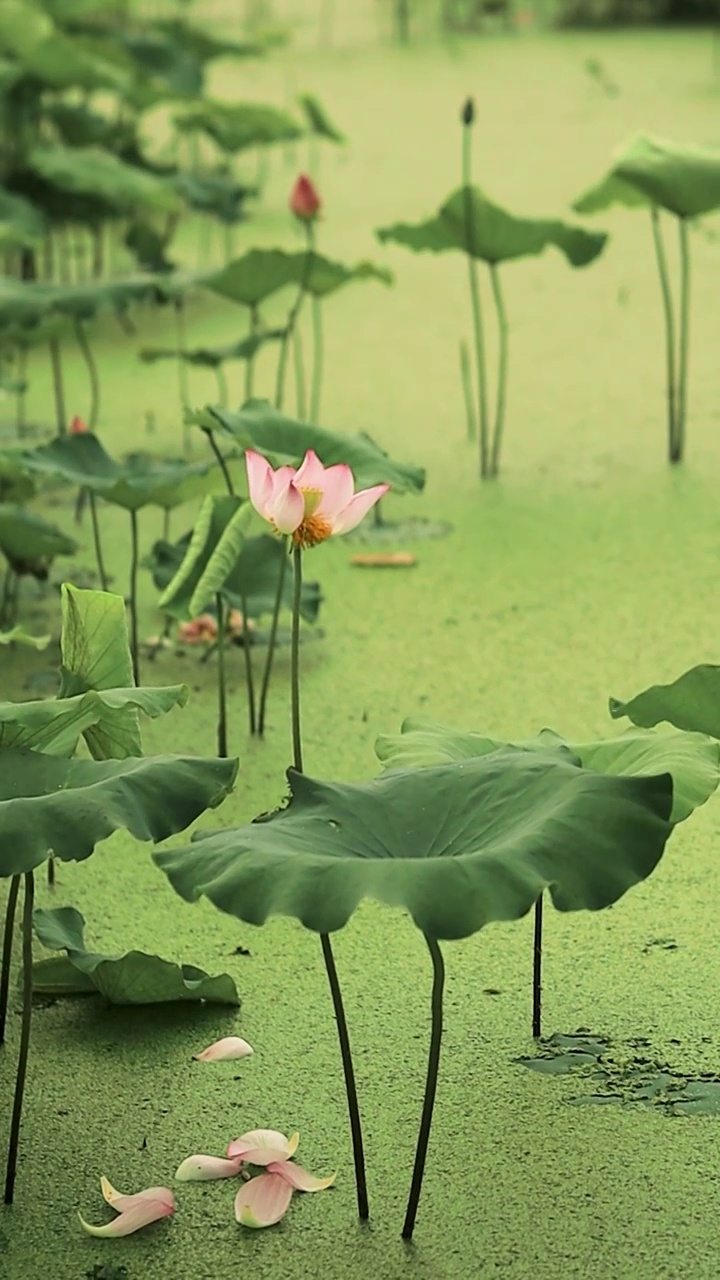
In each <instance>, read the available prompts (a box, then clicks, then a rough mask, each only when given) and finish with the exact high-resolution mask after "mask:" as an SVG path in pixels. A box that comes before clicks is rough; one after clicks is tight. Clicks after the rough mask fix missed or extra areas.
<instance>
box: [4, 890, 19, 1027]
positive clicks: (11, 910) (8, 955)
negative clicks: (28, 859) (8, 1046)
mask: <svg viewBox="0 0 720 1280" xmlns="http://www.w3.org/2000/svg"><path fill="white" fill-rule="evenodd" d="M21 878H22V877H21V876H12V878H11V880H10V888H9V890H8V900H7V904H6V906H5V929H4V931H3V948H2V969H1V970H0V1044H4V1043H5V1024H6V1022H7V1010H8V997H9V995H10V961H11V960H12V948H13V929H14V928H15V911H16V908H17V900H18V894H19V893H20V880H21Z"/></svg>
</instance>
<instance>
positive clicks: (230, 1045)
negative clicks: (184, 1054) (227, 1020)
mask: <svg viewBox="0 0 720 1280" xmlns="http://www.w3.org/2000/svg"><path fill="white" fill-rule="evenodd" d="M252 1052H253V1049H252V1045H249V1044H248V1042H247V1040H241V1039H240V1036H224V1037H223V1039H222V1040H216V1041H215V1043H214V1044H209V1045H208V1047H207V1049H203V1051H202V1053H194V1054H193V1058H195V1059H196V1061H197V1062H228V1061H230V1060H231V1059H233V1058H249V1057H250V1054H251V1053H252Z"/></svg>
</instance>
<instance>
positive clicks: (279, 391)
mask: <svg viewBox="0 0 720 1280" xmlns="http://www.w3.org/2000/svg"><path fill="white" fill-rule="evenodd" d="M305 234H306V236H307V251H306V253H305V260H304V262H303V270H302V276H301V277H300V284H299V285H298V291H297V297H296V299H295V301H294V303H293V305H292V306H291V308H290V311H289V313H288V318H287V323H286V325H285V332H284V333H283V336H282V338H281V339H280V354H279V356H278V366H277V381H276V384H275V408H276V409H282V406H283V398H284V395H285V371H286V368H287V358H288V348H289V346H290V340H291V338H292V336H293V333H294V331H295V325H296V324H297V320H298V316H299V315H300V309H301V307H302V304H303V300H304V298H305V294H306V293H307V287H308V283H309V280H310V274H311V272H312V265H313V257H314V251H315V233H314V230H313V224H312V222H306V223H305Z"/></svg>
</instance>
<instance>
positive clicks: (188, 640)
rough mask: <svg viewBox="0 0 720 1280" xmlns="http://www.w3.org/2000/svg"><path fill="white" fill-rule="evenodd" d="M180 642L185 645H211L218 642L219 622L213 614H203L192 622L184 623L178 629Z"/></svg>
mask: <svg viewBox="0 0 720 1280" xmlns="http://www.w3.org/2000/svg"><path fill="white" fill-rule="evenodd" d="M178 640H182V642H183V644H211V643H212V642H213V640H217V622H216V620H215V618H213V616H212V614H211V613H201V614H200V616H199V617H198V618H193V619H192V621H191V622H182V623H181V624H180V626H179V627H178Z"/></svg>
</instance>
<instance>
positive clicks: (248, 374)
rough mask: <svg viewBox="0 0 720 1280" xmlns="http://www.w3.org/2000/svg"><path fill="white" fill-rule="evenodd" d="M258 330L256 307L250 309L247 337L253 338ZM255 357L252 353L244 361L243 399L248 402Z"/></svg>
mask: <svg viewBox="0 0 720 1280" xmlns="http://www.w3.org/2000/svg"><path fill="white" fill-rule="evenodd" d="M259 328H260V313H259V311H258V309H257V305H254V306H252V307H251V308H250V333H249V334H248V337H250V338H254V337H255V335H256V334H257V331H258V329H259ZM255 355H256V353H255V352H253V354H252V355H251V356H248V358H247V360H246V361H245V399H246V400H250V399H251V398H252V393H253V381H254V376H255Z"/></svg>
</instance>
